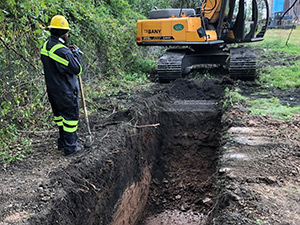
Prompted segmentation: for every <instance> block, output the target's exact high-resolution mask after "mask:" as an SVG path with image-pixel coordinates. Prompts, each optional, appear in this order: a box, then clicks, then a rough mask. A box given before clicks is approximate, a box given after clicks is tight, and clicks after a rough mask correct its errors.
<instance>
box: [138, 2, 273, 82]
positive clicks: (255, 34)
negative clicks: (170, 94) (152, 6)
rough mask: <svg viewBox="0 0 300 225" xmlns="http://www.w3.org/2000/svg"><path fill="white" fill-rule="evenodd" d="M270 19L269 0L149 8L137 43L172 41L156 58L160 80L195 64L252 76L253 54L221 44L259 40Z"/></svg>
mask: <svg viewBox="0 0 300 225" xmlns="http://www.w3.org/2000/svg"><path fill="white" fill-rule="evenodd" d="M268 20H269V8H268V2H267V0H205V1H203V3H202V5H201V6H199V7H198V8H197V9H196V10H195V9H183V8H181V9H156V10H152V11H151V12H150V18H149V19H147V20H139V21H138V22H137V39H136V40H137V44H138V45H141V46H145V45H146V46H149V45H154V46H171V47H170V48H169V49H168V50H167V51H166V53H165V54H164V55H163V56H162V57H161V58H160V59H159V62H158V68H157V72H158V75H159V80H160V81H162V82H168V81H171V80H174V79H176V78H178V77H182V76H184V75H186V74H187V73H189V72H190V71H191V70H192V69H193V67H195V66H196V65H199V64H219V65H226V66H227V67H228V69H229V73H230V76H231V77H232V78H235V79H243V80H252V79H254V78H255V67H256V64H255V55H254V54H253V53H252V52H251V50H249V48H245V49H242V50H237V49H234V48H233V49H231V50H226V49H228V48H225V46H227V45H228V44H232V43H245V42H256V41H262V40H263V36H264V34H265V32H266V28H267V25H268ZM179 46H180V47H179ZM228 62H229V64H228Z"/></svg>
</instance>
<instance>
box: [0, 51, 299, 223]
mask: <svg viewBox="0 0 300 225" xmlns="http://www.w3.org/2000/svg"><path fill="white" fill-rule="evenodd" d="M258 53H259V51H258ZM270 55H271V54H270ZM272 57H273V56H272ZM272 57H271V56H270V57H269V58H268V59H269V62H268V63H274V65H275V64H276V60H278V57H277V56H274V57H275V59H274V60H273V58H272ZM282 57H284V56H282ZM261 62H262V64H261V66H264V64H263V63H264V61H263V60H261ZM280 62H282V63H287V62H286V60H285V61H284V60H281V61H280ZM266 63H267V62H266ZM233 84H234V82H233V81H231V80H230V79H228V78H223V77H219V75H218V79H217V80H212V79H205V80H201V81H197V80H191V79H181V80H177V81H175V82H173V83H171V84H157V83H153V84H151V85H149V86H148V90H147V91H139V92H136V93H133V94H132V95H131V97H130V98H129V97H127V95H123V94H122V93H120V94H119V96H117V97H116V98H115V99H111V98H107V99H105V98H101V99H98V101H99V105H101V106H103V107H102V108H101V110H100V113H98V114H93V115H91V118H90V121H91V128H92V132H93V134H94V136H95V143H94V145H93V146H92V147H91V148H89V149H87V150H86V151H85V152H84V154H83V155H78V156H73V157H69V158H67V157H64V156H63V155H62V152H60V151H59V150H57V149H56V147H55V146H56V139H57V131H56V130H55V129H53V130H48V131H42V132H28V133H24V134H22V135H29V136H30V138H31V139H32V142H33V149H34V153H33V154H32V155H30V156H29V157H28V158H27V159H25V160H24V161H20V162H13V163H10V164H4V165H2V166H1V169H0V193H1V194H0V224H4V225H6V224H103V225H107V224H111V223H112V222H113V221H121V222H115V223H114V224H122V223H123V224H130V225H134V224H136V223H137V219H136V218H135V219H134V220H132V218H128V220H127V222H124V220H122V219H120V220H116V216H115V215H118V216H119V217H118V218H117V219H119V218H121V216H120V215H123V214H126V210H125V209H124V211H122V210H121V212H120V210H118V208H120V206H122V205H124V204H123V203H122V202H120V199H124V196H125V198H126V199H129V200H128V201H129V202H130V204H131V202H138V201H130V198H132V196H128V195H126V193H136V194H135V195H139V199H143V198H142V196H143V193H145V192H141V191H139V190H146V189H147V187H146V186H147V182H150V179H149V175H148V173H146V172H145V171H148V170H147V168H148V166H150V167H151V166H153V165H160V166H153V168H152V169H151V175H152V180H151V182H152V184H151V186H150V193H149V198H148V205H147V206H146V211H145V213H144V215H143V216H142V221H141V222H140V223H141V224H142V223H145V224H147V223H146V222H147V221H148V224H149V225H151V224H158V223H157V222H155V219H157V218H158V219H159V217H162V218H163V219H165V220H168V221H171V220H172V219H174V218H179V220H180V221H181V223H180V222H177V224H199V221H202V222H203V224H204V223H206V222H208V223H211V224H218V225H220V224H222V225H225V224H234V225H235V224H270V225H271V224H272V225H273V224H290V225H297V224H300V223H299V221H300V217H299V215H300V198H299V196H300V178H299V177H300V176H299V175H300V174H299V173H300V116H299V115H297V116H295V117H293V119H291V120H289V121H282V120H275V119H272V118H270V117H267V116H260V115H250V114H249V111H248V110H247V109H245V108H243V107H237V108H232V109H230V110H228V111H227V112H226V113H225V114H224V115H223V117H222V122H223V123H222V126H223V130H222V132H221V130H219V128H222V127H221V126H220V124H219V123H217V124H214V123H213V122H210V123H208V125H206V126H202V125H203V124H202V125H201V126H200V125H197V126H194V128H192V131H193V135H194V136H195V135H196V132H195V129H196V128H199V127H201V128H202V127H204V130H205V129H207V130H205V131H207V133H206V136H205V135H204V133H205V132H204V133H201V135H202V136H201V135H200V136H201V138H199V140H200V139H201V143H200V144H199V145H197V144H195V143H197V142H188V143H190V144H187V146H182V145H180V144H178V145H176V144H175V145H167V144H163V138H162V136H161V135H162V134H161V133H160V132H159V129H156V128H157V126H160V125H159V122H160V119H161V118H160V116H161V112H163V111H166V109H167V108H168V107H169V106H170V104H172V103H174V101H176V100H191V101H192V100H207V101H217V100H220V99H221V98H222V96H223V91H224V88H225V87H226V86H228V87H232V85H233ZM239 85H240V88H241V89H242V90H243V91H244V93H246V94H249V95H251V96H253V97H255V96H257V95H253V93H256V92H258V91H259V90H260V88H259V87H257V86H256V84H255V83H246V82H240V83H239ZM269 91H270V94H267V96H269V97H270V96H278V97H279V98H280V99H281V100H282V101H283V102H285V103H289V104H290V105H291V106H294V105H300V103H299V99H300V93H299V90H293V91H282V90H280V89H270V90H269ZM257 97H259V96H257ZM96 100H97V99H96ZM124 108H125V109H124ZM201 115H202V116H203V115H205V114H201ZM175 116H176V115H175ZM179 116H181V114H180V115H179ZM219 116H221V115H220V111H218V110H217V113H216V115H214V118H218V119H217V120H219V119H220V120H221V118H220V117H219ZM217 120H216V121H217ZM81 121H83V120H82V119H81ZM207 121H211V120H207ZM217 122H218V121H217ZM178 123H179V122H178ZM179 124H180V123H179ZM212 128H216V129H215V130H214V131H212V130H211V129H212ZM193 129H194V130H193ZM85 130H86V129H85V126H84V124H83V122H81V124H80V130H79V135H80V137H81V141H83V138H82V137H84V136H85V135H86V133H85ZM211 131H212V132H215V133H214V135H212V136H209V135H207V134H208V133H211ZM217 133H218V134H219V136H218V135H217ZM221 134H222V135H223V138H221V136H220V135H221ZM190 136H192V135H187V137H190ZM194 136H193V137H194ZM157 137H160V138H157ZM178 138H179V137H178V136H177V139H178ZM196 139H197V138H196ZM175 140H176V138H173V141H174V143H175ZM203 140H206V141H203ZM193 141H194V140H193ZM174 143H173V144H174ZM209 143H213V144H212V145H211V146H209ZM158 149H162V152H158ZM182 150H184V151H182ZM157 160H159V162H157ZM195 165H196V166H195ZM145 174H146V175H145ZM144 175H145V176H144ZM136 187H138V188H139V187H140V189H136ZM126 190H129V191H128V192H127V191H126ZM137 190H138V191H137ZM123 193H125V194H123ZM130 204H129V205H126V204H125V206H124V208H126V206H128V208H133V205H130ZM139 210H141V209H138V210H137V211H139ZM122 213H123V214H122ZM128 214H130V211H128V212H127V216H128ZM151 216H154V220H152V219H153V217H151ZM136 217H141V214H139V213H137V214H136ZM168 218H169V219H168ZM114 219H115V220H114ZM122 221H123V222H122ZM128 221H132V222H128ZM151 221H152V223H151ZM153 221H154V222H153ZM159 221H161V220H159ZM161 224H163V223H161ZM166 224H167V223H166ZM169 224H176V222H175V221H173V223H169Z"/></svg>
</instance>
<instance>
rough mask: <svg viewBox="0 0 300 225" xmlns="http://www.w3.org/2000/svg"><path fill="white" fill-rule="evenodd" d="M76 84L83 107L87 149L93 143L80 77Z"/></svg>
mask: <svg viewBox="0 0 300 225" xmlns="http://www.w3.org/2000/svg"><path fill="white" fill-rule="evenodd" d="M78 83H79V88H80V94H81V101H82V106H83V110H84V120H85V122H86V126H87V129H88V136H86V139H85V143H84V146H85V147H87V148H88V147H91V146H92V144H93V142H94V136H93V135H92V132H91V128H90V123H89V118H88V112H87V109H86V104H85V98H84V93H83V86H82V79H81V76H80V75H79V76H78Z"/></svg>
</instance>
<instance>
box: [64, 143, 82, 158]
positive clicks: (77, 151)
mask: <svg viewBox="0 0 300 225" xmlns="http://www.w3.org/2000/svg"><path fill="white" fill-rule="evenodd" d="M64 152H65V156H68V157H69V156H73V155H80V154H82V153H83V152H84V146H83V145H78V146H77V148H76V149H75V150H74V151H72V152H70V151H66V150H64Z"/></svg>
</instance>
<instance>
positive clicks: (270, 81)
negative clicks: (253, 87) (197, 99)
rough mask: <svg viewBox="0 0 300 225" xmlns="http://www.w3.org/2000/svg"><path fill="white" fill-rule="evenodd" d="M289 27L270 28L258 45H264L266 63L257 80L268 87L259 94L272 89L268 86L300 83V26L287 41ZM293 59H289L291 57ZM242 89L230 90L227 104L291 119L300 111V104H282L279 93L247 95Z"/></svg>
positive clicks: (289, 86)
mask: <svg viewBox="0 0 300 225" xmlns="http://www.w3.org/2000/svg"><path fill="white" fill-rule="evenodd" d="M289 33H290V30H268V31H267V34H266V36H265V40H264V41H263V42H260V43H256V44H255V45H257V46H259V47H261V48H262V49H264V50H265V51H264V53H263V54H264V56H265V58H266V61H265V62H262V63H263V67H262V68H261V69H260V70H259V71H258V72H259V79H258V81H257V82H258V84H259V85H260V86H261V87H262V88H265V89H264V90H262V92H260V93H257V94H258V95H269V96H272V93H271V92H270V91H268V90H267V88H279V89H281V90H287V89H289V90H293V89H296V88H299V87H300V61H299V60H297V57H299V52H300V29H297V30H293V32H292V34H291V36H290V38H289V41H288V43H287V45H286V40H287V39H288V36H289ZM289 59H290V60H289ZM240 92H241V91H240V90H239V89H238V88H235V89H233V90H227V93H226V96H227V100H226V101H225V102H224V106H227V105H229V103H230V104H231V105H242V106H245V107H247V108H249V110H250V111H251V113H252V114H261V115H269V116H272V117H274V118H279V119H291V117H292V116H293V115H296V114H299V113H300V106H294V107H291V106H290V105H288V104H286V105H283V104H282V103H281V102H280V100H279V99H278V98H276V97H272V98H258V99H254V100H253V99H252V98H251V97H247V98H246V97H244V96H242V95H241V94H240Z"/></svg>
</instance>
